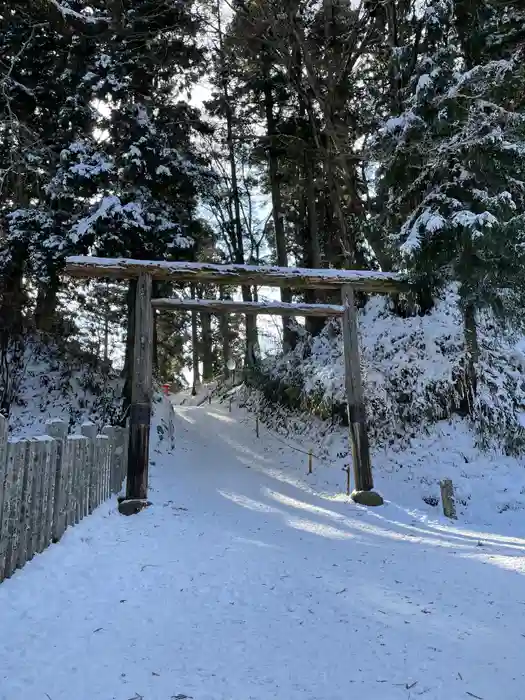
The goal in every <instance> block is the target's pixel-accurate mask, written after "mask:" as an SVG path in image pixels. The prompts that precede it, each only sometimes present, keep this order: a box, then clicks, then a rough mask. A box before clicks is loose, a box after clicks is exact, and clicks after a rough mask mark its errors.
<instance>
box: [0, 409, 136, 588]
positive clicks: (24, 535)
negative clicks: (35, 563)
mask: <svg viewBox="0 0 525 700" xmlns="http://www.w3.org/2000/svg"><path fill="white" fill-rule="evenodd" d="M46 431H47V434H46V435H40V436H38V437H32V438H28V439H16V438H15V439H12V440H8V437H7V421H6V419H5V418H4V417H3V416H1V415H0V581H3V580H4V579H5V578H8V577H9V576H11V575H12V574H13V572H14V571H16V569H21V568H22V567H23V566H24V565H25V564H26V562H28V561H30V560H31V559H32V558H33V556H34V555H35V554H39V553H40V552H42V551H43V550H44V549H45V548H46V547H48V546H49V545H50V544H51V543H52V542H58V541H59V540H60V538H61V537H62V535H63V534H64V531H65V530H66V528H67V527H69V526H70V525H75V524H77V523H78V522H80V520H82V518H83V517H84V516H86V515H89V514H90V513H92V512H93V510H94V509H95V508H96V507H97V506H98V505H100V503H102V501H104V500H106V499H107V498H109V496H110V495H111V494H112V493H119V492H120V489H121V487H122V483H123V481H124V476H125V473H126V452H127V445H128V429H127V428H113V427H109V426H108V427H106V428H104V430H103V431H102V435H97V428H96V426H95V425H94V424H93V423H84V425H82V427H81V433H82V434H81V435H68V434H67V425H66V423H64V422H63V421H60V420H53V421H49V422H48V423H46Z"/></svg>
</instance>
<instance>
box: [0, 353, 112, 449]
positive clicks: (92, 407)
mask: <svg viewBox="0 0 525 700" xmlns="http://www.w3.org/2000/svg"><path fill="white" fill-rule="evenodd" d="M19 381H20V385H19V387H18V391H17V394H16V396H15V397H14V401H13V404H12V406H11V411H10V415H9V426H10V430H11V431H12V433H13V434H15V435H18V436H22V435H26V434H31V435H35V434H38V433H39V432H41V430H40V428H43V425H44V424H45V422H46V421H47V420H49V419H51V418H60V419H62V420H64V421H65V422H66V423H68V425H69V426H70V428H71V429H73V428H75V427H78V426H79V425H80V424H81V423H82V422H83V421H86V420H91V421H93V422H95V423H96V424H97V425H98V426H99V427H102V426H103V425H105V424H115V422H116V421H117V420H118V418H119V414H120V411H121V393H122V380H121V378H120V376H119V375H118V373H116V372H115V371H113V370H112V369H111V368H108V367H103V366H102V363H101V362H100V361H99V360H97V358H95V357H94V356H92V355H90V354H89V353H86V352H82V351H80V350H79V348H78V347H77V346H76V344H67V345H58V344H56V345H47V344H43V343H41V342H40V341H36V340H27V341H26V344H25V356H24V366H23V372H22V374H21V377H20V380H19Z"/></svg>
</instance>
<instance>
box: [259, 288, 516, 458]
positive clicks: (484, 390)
mask: <svg viewBox="0 0 525 700" xmlns="http://www.w3.org/2000/svg"><path fill="white" fill-rule="evenodd" d="M359 327H360V342H361V353H362V364H363V367H362V370H363V377H364V382H365V391H366V400H367V411H368V420H369V426H370V435H371V439H372V441H373V443H374V444H375V445H389V444H394V443H397V442H399V441H401V442H406V441H408V440H410V439H411V438H413V437H415V436H416V435H420V434H421V433H424V432H425V431H426V430H429V429H430V428H431V426H433V425H434V424H435V423H436V422H438V421H440V420H443V419H445V418H449V417H451V416H453V415H456V414H460V415H463V416H464V415H465V414H466V413H467V409H468V406H467V405H466V397H465V392H464V391H463V381H462V378H463V377H464V367H465V347H464V338H463V323H462V318H461V312H460V310H459V307H458V303H457V297H456V295H455V294H454V292H453V291H451V290H449V291H448V292H447V293H446V294H444V295H443V297H442V298H441V299H438V301H437V303H436V306H435V309H434V310H433V312H432V313H431V314H429V315H426V316H415V317H411V318H401V317H399V316H397V315H395V314H394V313H392V311H391V309H390V308H389V301H388V300H387V299H386V298H385V297H373V298H371V299H370V300H369V301H368V303H367V305H366V307H365V308H364V309H363V310H362V311H361V312H360V319H359ZM478 330H479V343H480V353H481V358H480V364H479V368H478V370H479V386H478V390H479V392H478V397H477V401H476V405H475V406H474V407H473V411H472V414H473V428H474V430H475V432H476V436H477V437H476V439H477V440H478V442H479V443H480V444H482V445H484V446H485V447H489V446H490V447H493V448H498V449H501V450H502V451H503V452H504V453H514V454H518V453H521V452H523V451H524V448H525V430H524V426H525V391H524V388H525V381H524V380H525V374H524V369H525V355H524V354H523V349H524V347H525V346H522V345H520V344H519V343H518V342H517V338H515V337H512V336H510V335H503V334H502V333H499V332H498V329H497V327H496V324H495V323H494V322H491V320H490V319H488V318H483V319H480V321H479V328H478ZM261 373H262V376H261V377H260V378H259V379H260V381H259V386H260V387H261V388H262V389H263V390H264V391H265V395H266V397H267V398H273V399H276V400H278V401H281V402H282V403H284V404H285V405H288V406H289V407H291V408H295V409H305V410H309V411H312V412H313V413H315V414H316V415H318V416H320V417H322V418H328V417H332V420H334V419H336V420H338V421H339V420H340V421H343V422H344V421H345V420H346V415H345V414H346V407H345V390H344V362H343V352H342V339H341V330H340V322H339V321H336V320H334V321H332V322H330V323H329V324H328V325H327V327H326V328H325V330H324V331H323V333H321V335H319V336H318V337H316V338H313V339H312V338H311V337H309V336H308V335H307V334H305V335H304V336H303V337H302V338H301V340H300V342H299V343H298V345H297V347H296V348H295V350H294V351H293V352H291V353H289V354H287V355H285V356H283V357H270V358H267V359H266V360H265V361H264V363H263V366H262V370H261Z"/></svg>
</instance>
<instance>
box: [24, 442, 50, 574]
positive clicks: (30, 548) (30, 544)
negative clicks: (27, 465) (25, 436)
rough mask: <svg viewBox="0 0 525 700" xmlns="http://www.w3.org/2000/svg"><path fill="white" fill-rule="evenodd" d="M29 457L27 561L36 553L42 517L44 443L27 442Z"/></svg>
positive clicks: (40, 533)
mask: <svg viewBox="0 0 525 700" xmlns="http://www.w3.org/2000/svg"><path fill="white" fill-rule="evenodd" d="M29 455H30V459H31V460H32V462H33V485H32V491H31V508H30V524H29V527H28V540H27V561H30V560H31V559H32V558H33V557H34V556H35V554H36V553H37V552H38V547H39V544H40V537H41V535H42V528H43V515H44V503H43V500H44V470H45V443H44V442H43V441H41V440H40V438H31V439H30V441H29ZM20 566H22V564H20Z"/></svg>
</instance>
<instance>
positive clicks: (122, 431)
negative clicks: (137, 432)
mask: <svg viewBox="0 0 525 700" xmlns="http://www.w3.org/2000/svg"><path fill="white" fill-rule="evenodd" d="M115 430H116V433H117V449H116V454H115V456H116V459H117V462H116V465H115V491H114V493H117V494H118V493H120V492H121V491H122V486H123V484H124V479H125V476H126V466H127V456H126V450H127V445H128V429H127V428H115Z"/></svg>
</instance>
